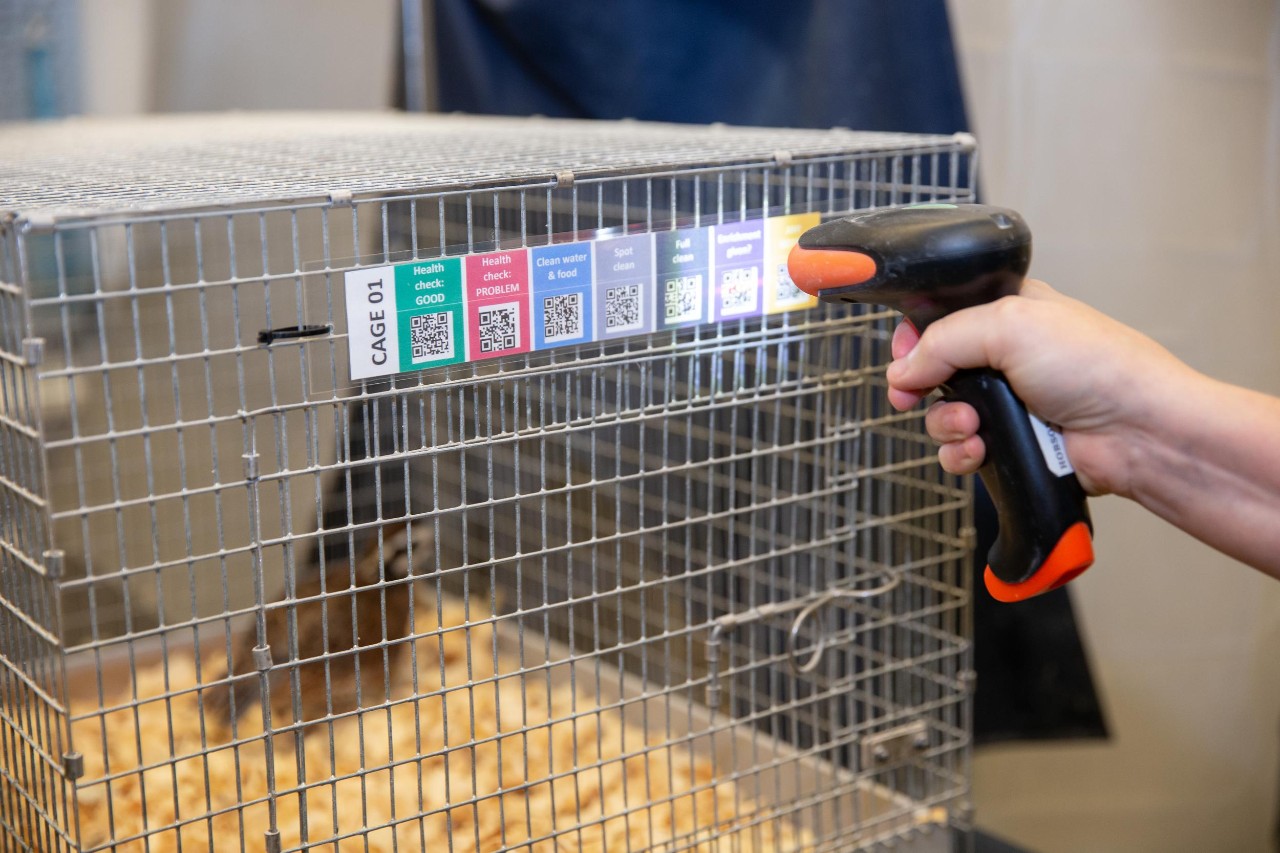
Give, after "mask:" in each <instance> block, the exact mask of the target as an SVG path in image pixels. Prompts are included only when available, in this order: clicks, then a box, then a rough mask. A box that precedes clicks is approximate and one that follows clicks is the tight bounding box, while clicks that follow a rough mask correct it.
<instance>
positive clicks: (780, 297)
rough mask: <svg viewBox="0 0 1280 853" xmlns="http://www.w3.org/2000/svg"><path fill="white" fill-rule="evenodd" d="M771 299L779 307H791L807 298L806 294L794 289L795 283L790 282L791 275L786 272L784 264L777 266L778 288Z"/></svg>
mask: <svg viewBox="0 0 1280 853" xmlns="http://www.w3.org/2000/svg"><path fill="white" fill-rule="evenodd" d="M773 298H774V301H775V302H777V303H778V304H779V305H792V304H794V303H796V302H804V301H806V300H807V299H808V298H809V297H808V294H806V293H805V292H803V291H802V290H801V289H800V288H798V287H796V283H795V282H794V281H792V280H791V273H789V272H788V271H787V265H786V264H778V286H777V288H776V289H775V290H774V292H773Z"/></svg>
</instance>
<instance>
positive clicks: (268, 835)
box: [263, 829, 280, 853]
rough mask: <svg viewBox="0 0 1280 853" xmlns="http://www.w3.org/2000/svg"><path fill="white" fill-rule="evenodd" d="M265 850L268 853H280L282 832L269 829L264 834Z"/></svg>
mask: <svg viewBox="0 0 1280 853" xmlns="http://www.w3.org/2000/svg"><path fill="white" fill-rule="evenodd" d="M263 849H264V850H265V851H266V853H280V830H278V829H269V830H267V831H266V832H265V833H264V834H263Z"/></svg>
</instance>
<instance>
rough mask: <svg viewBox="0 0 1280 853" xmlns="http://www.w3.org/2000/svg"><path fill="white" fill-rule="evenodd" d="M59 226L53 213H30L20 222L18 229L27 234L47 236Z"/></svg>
mask: <svg viewBox="0 0 1280 853" xmlns="http://www.w3.org/2000/svg"><path fill="white" fill-rule="evenodd" d="M57 226H58V218H57V217H56V216H54V215H53V214H52V213H39V212H37V213H28V214H25V215H24V216H23V217H22V218H21V219H20V220H18V228H19V229H20V230H21V231H22V232H23V233H26V234H33V233H34V234H47V233H49V232H50V231H52V230H53V229H54V228H56V227H57Z"/></svg>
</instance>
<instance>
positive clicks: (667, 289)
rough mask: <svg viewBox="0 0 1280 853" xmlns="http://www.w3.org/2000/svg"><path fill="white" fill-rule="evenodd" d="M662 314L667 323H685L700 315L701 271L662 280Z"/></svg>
mask: <svg viewBox="0 0 1280 853" xmlns="http://www.w3.org/2000/svg"><path fill="white" fill-rule="evenodd" d="M662 316H663V319H664V320H666V322H668V323H687V322H689V321H690V320H697V319H699V318H701V317H702V274H701V273H699V274H698V275H682V276H680V277H678V278H669V279H667V280H666V281H664V282H663V289H662Z"/></svg>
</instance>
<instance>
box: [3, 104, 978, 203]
mask: <svg viewBox="0 0 1280 853" xmlns="http://www.w3.org/2000/svg"><path fill="white" fill-rule="evenodd" d="M956 145H957V138H954V137H950V136H923V135H913V134H890V133H868V132H858V131H850V130H844V129H833V130H778V129H767V128H744V127H725V126H696V125H675V124H657V123H649V122H636V121H622V122H594V121H570V120H562V119H545V118H529V119H524V118H517V119H512V118H496V117H477V116H457V115H448V116H444V115H432V116H423V115H411V114H403V113H340V112H328V113H224V114H184V115H170V116H152V117H145V118H140V119H84V118H78V119H66V120H62V121H57V122H43V123H23V124H10V125H0V210H2V211H4V212H5V213H7V214H9V215H11V216H14V217H25V218H28V219H31V220H37V219H46V220H47V219H49V218H51V217H52V218H55V219H64V218H82V217H83V218H96V217H103V216H117V215H131V214H141V213H153V214H155V213H164V212H178V211H186V210H208V209H218V208H222V207H236V208H243V207H246V206H248V207H253V206H255V205H263V206H276V205H284V204H297V203H305V202H307V201H313V200H318V201H327V200H328V199H329V198H330V197H331V194H333V193H339V194H345V193H350V194H351V195H352V197H353V198H355V199H360V198H367V197H379V196H386V195H397V194H412V193H430V192H436V191H447V190H456V189H464V190H465V189H470V188H492V187H502V186H508V185H509V186H512V187H519V186H529V185H531V184H533V185H537V184H542V185H550V184H551V183H552V182H553V181H554V176H555V175H557V174H561V173H564V172H572V173H573V174H574V176H575V178H590V177H608V176H623V175H644V174H661V173H666V172H669V171H671V170H679V169H692V168H698V167H715V166H720V165H733V164H746V163H756V164H765V163H769V162H771V161H772V160H773V159H774V157H775V156H776V155H777V154H778V153H779V152H786V154H787V155H789V156H791V157H793V158H795V159H797V160H802V159H805V158H811V157H823V156H844V155H850V154H857V153H861V152H868V153H873V152H893V151H904V152H905V151H919V150H921V149H925V150H929V149H932V150H935V151H936V150H938V148H939V147H952V148H954V147H955V146H956Z"/></svg>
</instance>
